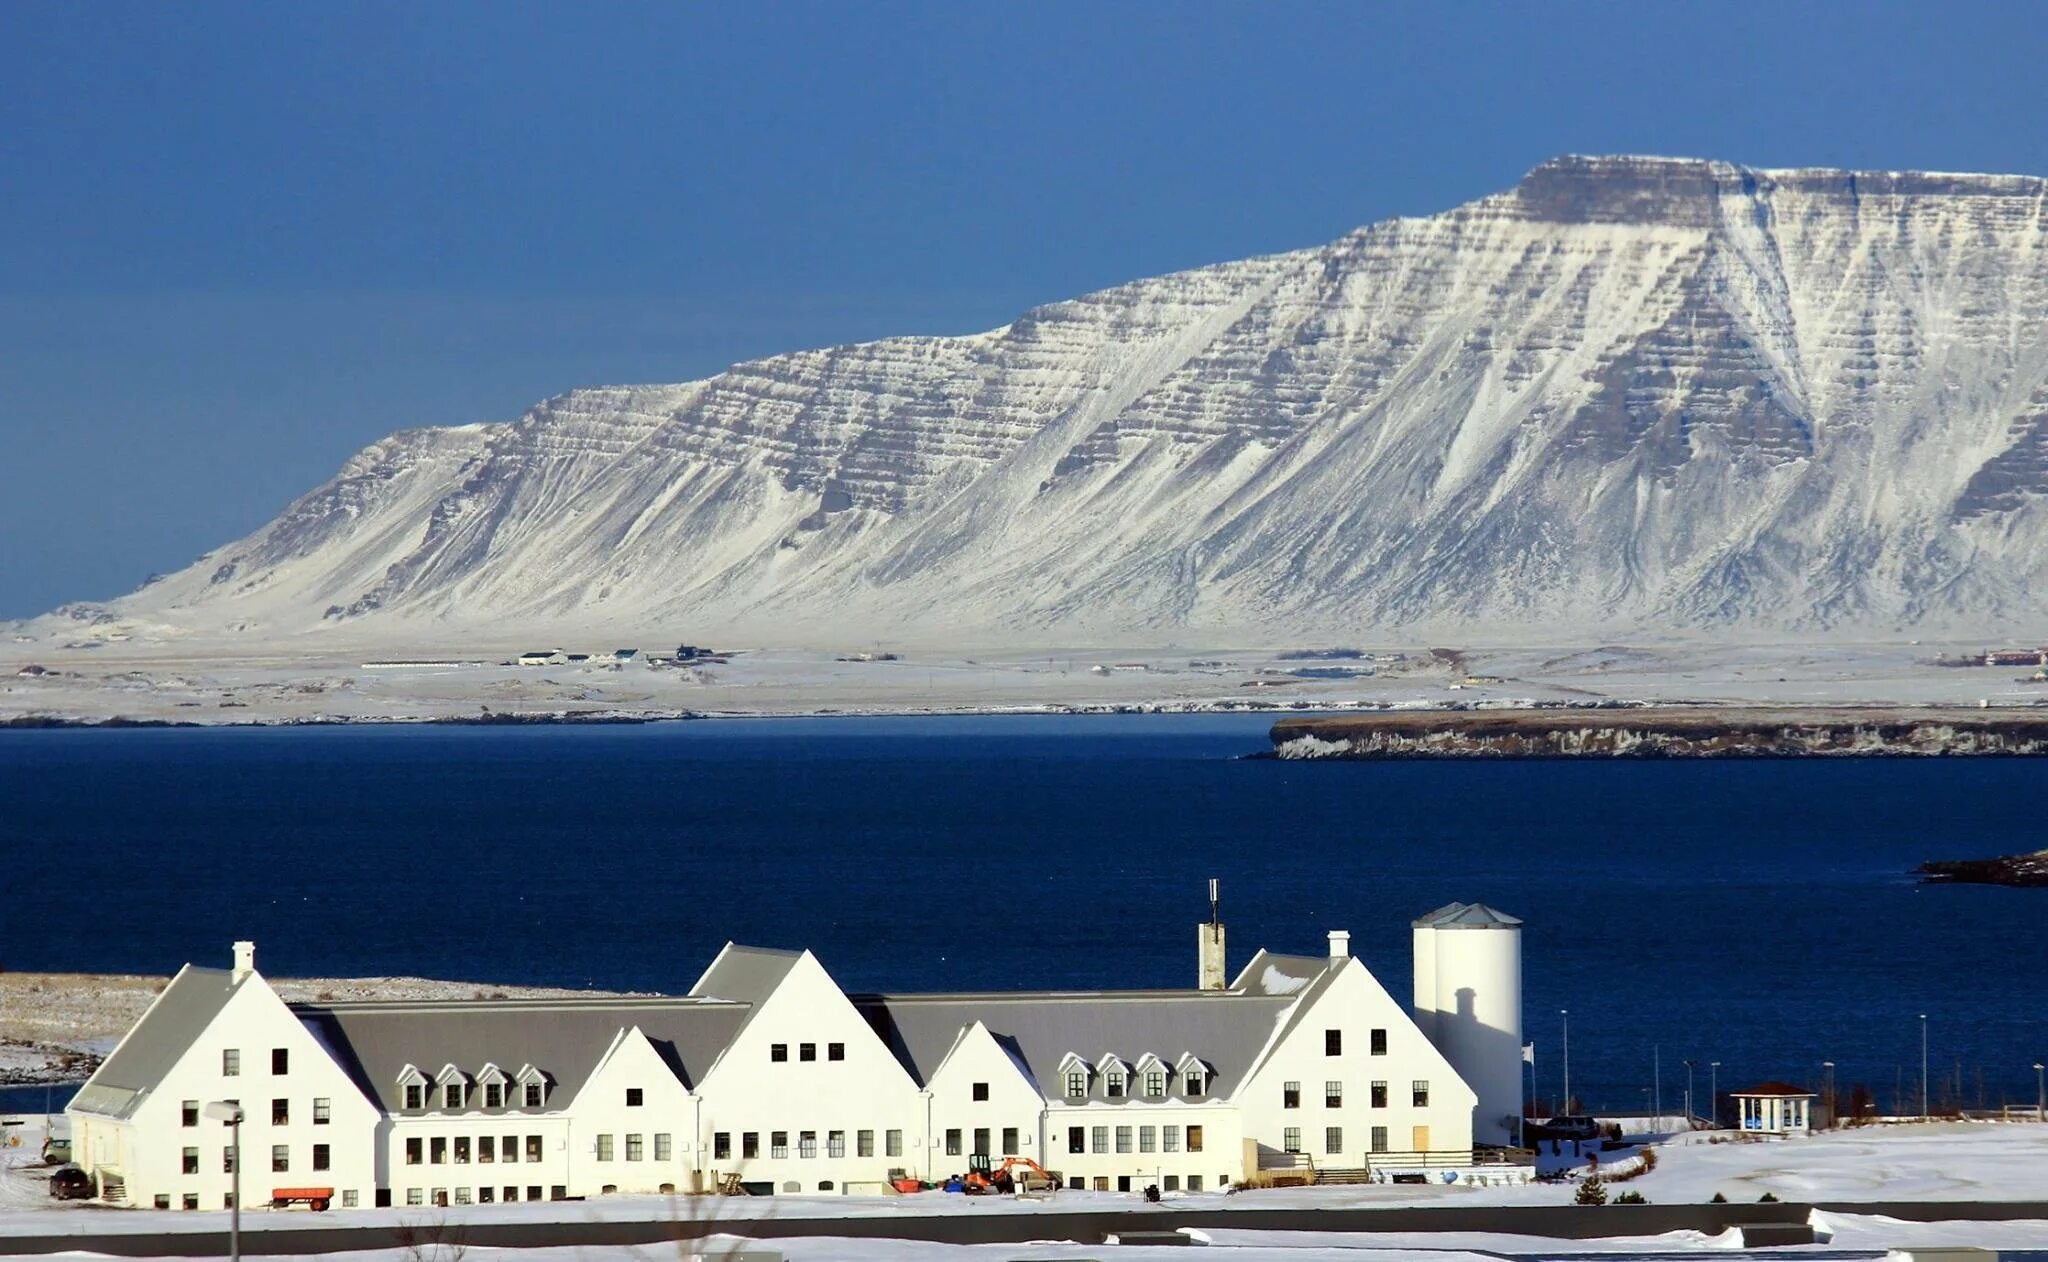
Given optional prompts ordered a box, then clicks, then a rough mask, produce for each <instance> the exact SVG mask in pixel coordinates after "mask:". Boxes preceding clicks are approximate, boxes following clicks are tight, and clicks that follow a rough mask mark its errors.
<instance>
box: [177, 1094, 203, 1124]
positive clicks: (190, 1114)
mask: <svg viewBox="0 0 2048 1262" xmlns="http://www.w3.org/2000/svg"><path fill="white" fill-rule="evenodd" d="M178 1124H179V1125H180V1126H197V1125H199V1101H197V1100H187V1101H185V1102H184V1103H183V1104H181V1105H179V1106H178Z"/></svg>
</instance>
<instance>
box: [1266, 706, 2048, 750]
mask: <svg viewBox="0 0 2048 1262" xmlns="http://www.w3.org/2000/svg"><path fill="white" fill-rule="evenodd" d="M1272 741H1273V753H1274V756H1276V757H1279V758H1288V759H1315V758H1331V759H1374V758H1804V757H1897V756H1905V757H1939V756H1954V755H2003V756H2037V757H2038V756H2041V755H2048V712H2042V713H2035V712H2031V711H2030V712H2025V713H2011V712H2005V713H2001V712H1997V711H1986V710H1980V709H1956V708H1932V707H1930V708H1897V709H1894V708H1875V707H1845V708H1803V709H1802V708H1788V707H1769V708H1763V707H1756V708H1750V707H1729V706H1685V707H1675V706H1674V707H1643V708H1638V709H1605V708H1603V709H1591V708H1586V709H1551V710H1464V711H1416V710H1403V711H1389V712H1384V713H1376V714H1351V715H1340V716H1331V717H1325V718H1288V719H1282V720H1280V721H1279V722H1278V723H1275V724H1274V725H1273V731H1272Z"/></svg>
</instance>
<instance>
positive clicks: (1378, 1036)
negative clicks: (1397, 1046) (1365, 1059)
mask: <svg viewBox="0 0 2048 1262" xmlns="http://www.w3.org/2000/svg"><path fill="white" fill-rule="evenodd" d="M1372 1054H1373V1055H1375V1056H1385V1055H1386V1054H1387V1032H1386V1031H1385V1030H1374V1031H1373V1032H1372Z"/></svg>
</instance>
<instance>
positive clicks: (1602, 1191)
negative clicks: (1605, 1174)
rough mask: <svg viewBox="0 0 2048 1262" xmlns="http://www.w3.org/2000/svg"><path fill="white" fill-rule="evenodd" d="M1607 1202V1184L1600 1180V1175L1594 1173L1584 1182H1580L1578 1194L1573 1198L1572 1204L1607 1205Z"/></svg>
mask: <svg viewBox="0 0 2048 1262" xmlns="http://www.w3.org/2000/svg"><path fill="white" fill-rule="evenodd" d="M1606 1203H1607V1185H1606V1184H1605V1183H1603V1182H1601V1181H1600V1176H1599V1175H1594V1176H1593V1177H1592V1178H1590V1179H1587V1180H1586V1181H1585V1182H1584V1183H1581V1184H1579V1192H1578V1195H1577V1196H1574V1197H1573V1198H1572V1204H1574V1205H1605V1204H1606Z"/></svg>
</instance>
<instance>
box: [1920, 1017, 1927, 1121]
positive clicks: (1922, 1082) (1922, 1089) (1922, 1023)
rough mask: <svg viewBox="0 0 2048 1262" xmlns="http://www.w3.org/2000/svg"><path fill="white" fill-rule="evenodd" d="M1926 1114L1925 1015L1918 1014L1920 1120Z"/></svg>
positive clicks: (1925, 1116)
mask: <svg viewBox="0 0 2048 1262" xmlns="http://www.w3.org/2000/svg"><path fill="white" fill-rule="evenodd" d="M1927 1117H1928V1114H1927V1014H1926V1013H1924V1012H1923V1013H1921V1014H1920V1120H1921V1121H1923V1122H1924V1121H1926V1120H1927Z"/></svg>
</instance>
